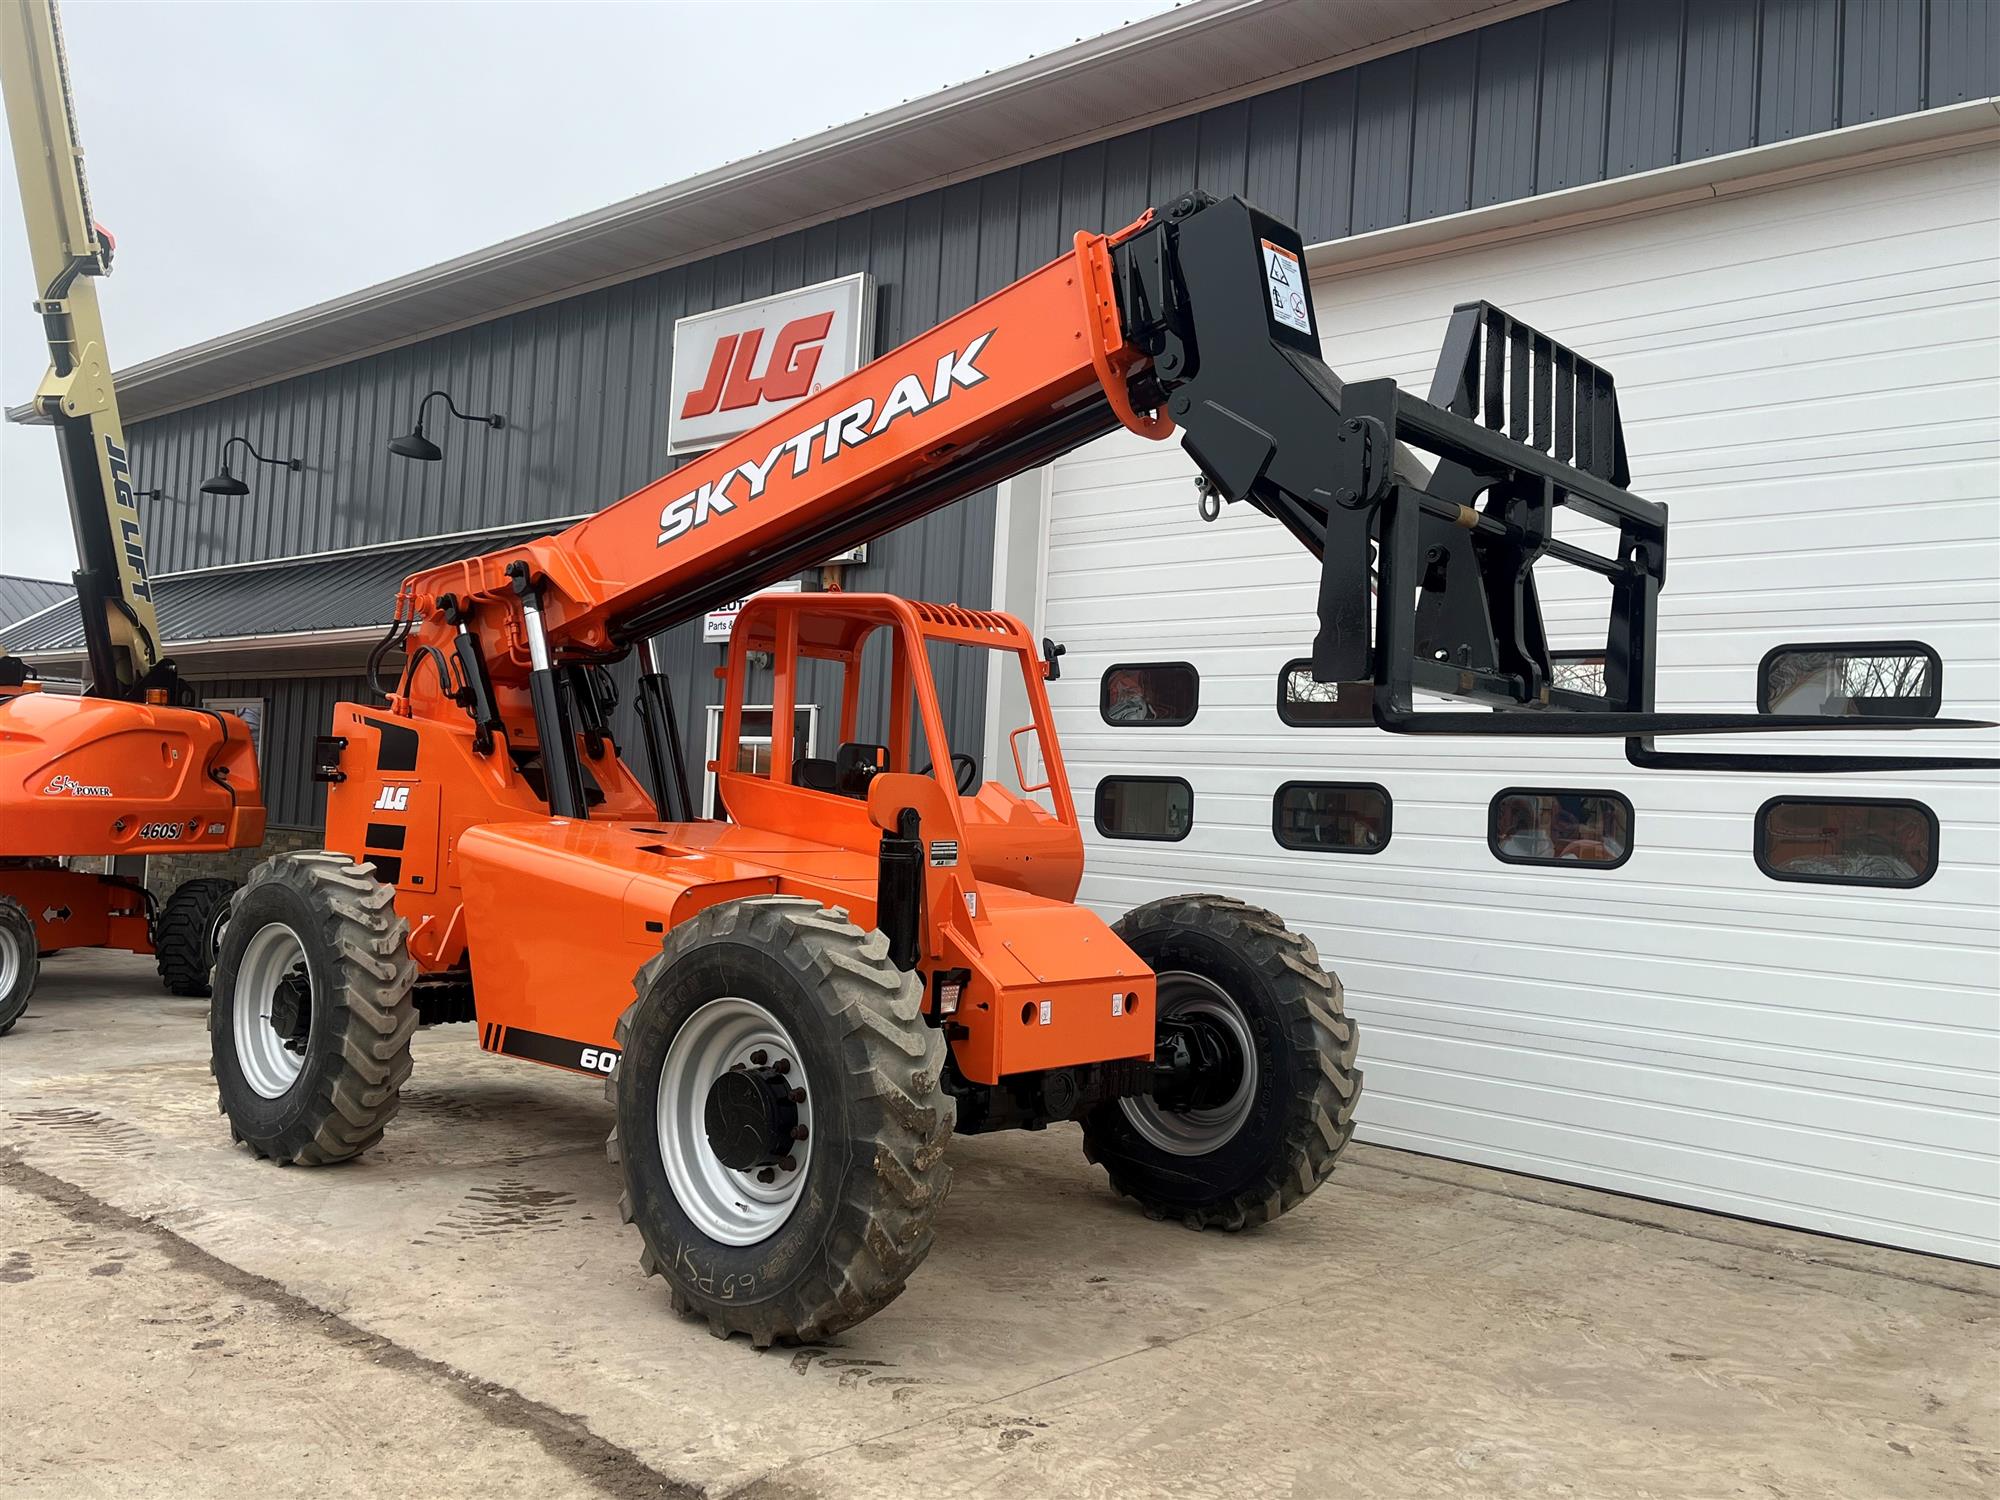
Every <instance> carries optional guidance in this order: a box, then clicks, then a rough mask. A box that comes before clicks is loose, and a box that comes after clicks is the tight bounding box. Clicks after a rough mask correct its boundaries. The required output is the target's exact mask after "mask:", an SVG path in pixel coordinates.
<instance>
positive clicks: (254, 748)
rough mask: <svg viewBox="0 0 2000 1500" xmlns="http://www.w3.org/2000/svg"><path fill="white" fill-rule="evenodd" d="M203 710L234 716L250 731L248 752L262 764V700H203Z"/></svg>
mask: <svg viewBox="0 0 2000 1500" xmlns="http://www.w3.org/2000/svg"><path fill="white" fill-rule="evenodd" d="M201 706H202V707H203V708H215V709H220V710H221V711H222V712H223V713H226V714H235V715H236V717H237V718H239V719H241V720H242V721H243V723H244V725H245V727H247V728H248V729H249V731H250V750H251V753H252V754H254V755H255V756H256V757H257V763H258V764H259V765H262V764H263V763H264V700H263V699H262V698H203V699H202V700H201Z"/></svg>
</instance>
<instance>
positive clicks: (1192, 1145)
mask: <svg viewBox="0 0 2000 1500" xmlns="http://www.w3.org/2000/svg"><path fill="white" fill-rule="evenodd" d="M1113 930H1114V931H1115V932H1116V933H1117V934H1118V936H1119V937H1120V938H1122V939H1124V941H1125V943H1126V944H1127V945H1128V946H1129V947H1130V948H1131V949H1132V950H1133V952H1135V953H1137V954H1138V955H1139V957H1141V958H1143V959H1144V960H1145V961H1146V962H1147V964H1148V965H1150V966H1151V967H1152V969H1153V971H1154V973H1155V974H1157V975H1158V976H1159V978H1160V991H1159V993H1160V1015H1161V1018H1162V1019H1164V1018H1166V1017H1167V1016H1168V1015H1169V1014H1171V1013H1174V1012H1176V1011H1178V1013H1179V1014H1180V1015H1182V1016H1183V1017H1186V1018H1189V1019H1199V1020H1201V1021H1202V1022H1203V1023H1204V1024H1205V1025H1207V1026H1208V1027H1209V1034H1210V1036H1211V1038H1212V1039H1213V1041H1214V1043H1215V1045H1216V1046H1217V1047H1218V1048H1219V1049H1220V1051H1221V1053H1222V1054H1223V1055H1225V1056H1226V1057H1229V1061H1230V1062H1231V1064H1232V1065H1233V1067H1234V1069H1235V1071H1234V1072H1231V1073H1229V1074H1228V1076H1227V1077H1225V1078H1224V1080H1223V1084H1222V1086H1219V1087H1216V1088H1215V1089H1213V1090H1212V1091H1211V1093H1210V1095H1209V1096H1208V1097H1207V1098H1206V1099H1205V1100H1204V1104H1205V1106H1206V1107H1202V1108H1188V1109H1184V1110H1180V1111H1175V1110H1171V1109H1168V1108H1165V1107H1163V1106H1162V1105H1161V1104H1159V1103H1156V1102H1155V1101H1154V1100H1152V1099H1149V1098H1135V1099H1122V1100H1117V1101H1114V1102H1112V1103H1109V1104H1102V1105H1099V1106H1098V1107H1097V1108H1096V1109H1095V1110H1093V1111H1092V1112H1091V1113H1090V1115H1089V1116H1088V1117H1087V1118H1086V1119H1085V1121H1084V1133H1083V1142H1084V1154H1085V1155H1086V1156H1088V1157H1089V1158H1090V1160H1091V1161H1093V1162H1096V1163H1098V1164H1099V1165H1101V1166H1102V1167H1103V1168H1104V1169H1105V1171H1106V1172H1107V1173H1109V1174H1110V1177H1111V1185H1112V1187H1114V1188H1115V1189H1117V1190H1118V1191H1119V1192H1120V1193H1123V1194H1125V1195H1126V1196H1127V1197H1130V1198H1133V1199H1136V1200H1137V1201H1138V1203H1139V1206H1140V1207H1141V1208H1143V1209H1145V1211H1146V1212H1147V1214H1148V1215H1150V1216H1151V1217H1154V1218H1163V1219H1166V1218H1171V1219H1179V1220H1181V1221H1182V1222H1183V1223H1185V1224H1187V1225H1188V1226H1189V1227H1190V1228H1193V1229H1204V1228H1216V1229H1230V1230H1235V1229H1243V1228H1246V1227H1248V1226H1250V1225H1253V1224H1262V1223H1266V1222H1268V1221H1269V1220H1271V1219H1275V1218H1277V1217H1278V1215H1280V1214H1282V1213H1285V1212H1286V1211H1287V1210H1289V1209H1292V1208H1295V1207H1297V1206H1298V1205H1299V1204H1300V1203H1302V1202H1304V1201H1305V1199H1306V1198H1307V1197H1308V1196H1309V1195H1310V1194H1311V1193H1312V1191H1313V1190H1314V1189H1315V1188H1317V1187H1318V1186H1319V1185H1320V1184H1321V1183H1322V1182H1324V1181H1326V1179H1327V1178H1328V1177H1330V1176H1331V1175H1332V1174H1333V1168H1334V1163H1335V1162H1336V1161H1337V1160H1338V1158H1339V1156H1340V1153H1341V1151H1342V1150H1343V1149H1344V1148H1345V1147H1346V1145H1347V1142H1348V1139H1349V1137H1350V1136H1352V1135H1353V1133H1354V1106H1355V1104H1356V1103H1357V1102H1358V1101H1359V1099H1360V1097H1361V1070H1360V1069H1359V1068H1357V1067H1356V1066H1355V1065H1354V1055H1355V1025H1354V1023H1353V1022H1352V1021H1350V1020H1349V1019H1348V1018H1347V1016H1346V1014H1345V1012H1344V1011H1343V1010H1342V1009H1341V991H1340V981H1339V980H1338V979H1336V978H1335V977H1334V976H1333V975H1331V974H1329V973H1327V972H1326V971H1325V970H1324V969H1322V968H1321V967H1320V961H1319V953H1318V951H1317V950H1316V949H1315V948H1314V947H1313V945H1312V943H1311V942H1310V941H1309V940H1307V939H1306V938H1305V937H1303V936H1302V935H1300V934H1299V933H1296V932H1293V931H1291V930H1290V929H1289V928H1287V927H1286V926H1285V924H1284V923H1283V922H1282V921H1280V920H1279V919H1278V918H1277V917H1276V916H1274V915H1273V914H1272V913H1270V912H1268V911H1265V910H1263V909H1262V908H1260V907H1255V906H1251V905H1249V904H1247V903H1246V902H1242V901H1235V900H1231V899H1230V898H1228V897H1226V896H1170V897H1167V898H1166V899H1164V900H1160V901H1153V902H1149V903H1147V904H1146V905H1145V906H1141V907H1139V908H1137V909H1136V910H1134V911H1131V912H1128V913H1126V915H1125V916H1124V917H1123V918H1122V919H1121V920H1120V921H1118V922H1117V923H1116V924H1114V927H1113ZM1246 1044H1247V1045H1246ZM1232 1053H1233V1054H1234V1055H1233V1056H1230V1054H1232Z"/></svg>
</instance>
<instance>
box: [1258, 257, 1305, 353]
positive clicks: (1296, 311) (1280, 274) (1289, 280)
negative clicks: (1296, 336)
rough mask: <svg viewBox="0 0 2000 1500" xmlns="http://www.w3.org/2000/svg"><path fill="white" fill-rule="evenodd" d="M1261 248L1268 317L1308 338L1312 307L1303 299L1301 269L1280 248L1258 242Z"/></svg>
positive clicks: (1295, 261)
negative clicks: (1262, 250)
mask: <svg viewBox="0 0 2000 1500" xmlns="http://www.w3.org/2000/svg"><path fill="white" fill-rule="evenodd" d="M1259 243H1260V244H1261V245H1262V246H1263V247H1264V288H1265V290H1266V291H1268V292H1269V293H1270V294H1271V316H1272V317H1273V318H1275V319H1277V320H1278V322H1280V323H1282V324H1283V325H1284V326H1285V327H1287V328H1290V329H1293V330H1295V331H1296V332H1299V333H1303V334H1305V335H1307V336H1308V337H1310V336H1311V335H1312V331H1313V328H1312V308H1311V306H1310V305H1309V304H1308V303H1307V301H1306V298H1307V297H1308V296H1309V295H1310V294H1309V293H1308V291H1307V289H1306V276H1305V267H1303V266H1301V265H1300V264H1299V258H1298V257H1297V256H1296V255H1294V254H1292V252H1291V251H1289V250H1287V249H1286V248H1285V247H1284V246H1283V245H1274V244H1272V243H1271V242H1270V241H1269V240H1261V241H1259Z"/></svg>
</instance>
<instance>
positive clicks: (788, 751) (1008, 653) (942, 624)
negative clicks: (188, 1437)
mask: <svg viewBox="0 0 2000 1500" xmlns="http://www.w3.org/2000/svg"><path fill="white" fill-rule="evenodd" d="M994 652H998V653H1000V656H1001V664H1000V671H1001V673H1002V674H1003V675H1007V674H1012V678H1013V680H1015V681H1018V682H1019V683H1020V685H1021V687H1022V689H1023V694H1022V696H1023V697H1024V698H1025V701H1026V702H1027V704H1028V706H1029V712H1030V714H1031V716H1032V717H1031V719H1030V722H1029V723H1027V724H1024V725H1022V726H1020V727H1019V728H1017V729H1015V730H1014V732H1013V733H1012V734H1011V735H1010V736H1008V738H1007V742H1006V743H1007V745H1008V750H1007V751H1006V752H1003V754H1004V755H1005V758H1006V760H1007V761H1008V762H1010V764H1007V765H1005V766H1004V767H1003V768H1001V769H1002V770H1003V774H1004V772H1007V771H1011V773H1012V775H1011V777H1007V778H1006V779H1004V780H1001V779H987V778H984V777H982V775H981V770H982V768H981V766H980V762H979V759H978V757H977V756H976V755H975V754H974V753H973V751H972V749H971V748H968V747H964V746H958V745H954V744H953V743H952V740H951V738H950V735H949V733H948V731H947V728H946V725H945V718H944V712H943V707H942V700H941V697H940V694H939V690H938V684H939V682H940V680H943V681H945V682H948V683H952V684H956V683H962V682H970V681H978V682H982V683H984V682H987V681H989V680H990V679H989V678H988V675H987V674H988V668H989V663H990V662H991V660H992V657H991V656H990V654H989V653H994ZM973 674H977V676H974V675H973ZM726 681H727V689H726V693H725V700H724V708H723V717H722V726H721V734H720V738H719V741H718V745H717V754H716V759H715V761H714V762H713V764H712V767H711V769H712V770H714V771H715V773H716V782H717V791H718V794H719V800H720V801H721V803H722V806H723V807H724V808H726V809H727V811H728V813H729V816H730V817H731V818H733V819H734V820H735V821H736V822H738V823H741V824H744V825H746V826H750V827H762V828H769V829H773V830H776V831H782V832H786V833H791V834H796V835H798V836H801V837H805V838H811V839H815V840H822V841H825V842H828V843H834V844H839V845H841V846H843V847H848V848H854V849H856V850H859V851H862V852H872V851H873V850H874V848H875V845H876V842H877V841H878V839H879V837H880V830H879V829H878V828H876V827H875V826H874V825H873V824H872V823H870V822H869V819H868V813H867V806H868V796H869V789H870V787H871V786H872V785H873V784H874V782H875V779H876V778H877V777H879V776H884V775H890V774H896V775H903V774H914V775H918V776H927V777H931V778H934V779H936V780H939V781H942V782H943V783H944V784H945V785H946V786H947V787H948V788H950V789H951V790H952V792H954V793H955V795H952V796H949V797H947V798H944V799H942V800H943V802H944V803H945V804H946V805H947V806H948V808H949V809H950V813H951V817H952V823H953V826H952V827H951V828H950V829H926V830H925V837H926V839H927V840H931V841H933V842H936V841H939V840H944V841H956V842H957V844H958V846H959V849H960V851H962V852H963V853H964V854H965V856H966V857H968V858H969V859H970V861H971V863H972V865H973V867H974V869H975V872H976V873H977V874H978V875H979V876H980V877H981V878H983V879H991V880H996V881H998V882H999V883H1001V884H1004V885H1011V886H1014V887H1016V888H1018V889H1023V890H1029V891H1032V892H1034V893H1035V894H1038V895H1050V896H1054V897H1056V898H1057V899H1061V900H1068V899H1069V898H1070V897H1071V896H1072V895H1073V894H1074V892H1075V888H1076V882H1077V879H1078V878H1079V877H1080V874H1081V870H1082V859H1083V843H1082V835H1081V832H1080V831H1079V829H1078V827H1077V820H1076V809H1075V806H1074V804H1073V802H1072V801H1071V798H1070V794H1069V785H1068V781H1067V778H1066V777H1065V776H1064V774H1063V769H1062V760H1061V752H1060V750H1059V749H1058V748H1057V746H1056V741H1055V735H1054V732H1053V720H1052V717H1051V714H1050V711H1049V706H1048V697H1047V694H1046V692H1045V691H1044V690H1043V687H1042V681H1043V664H1042V661H1041V658H1040V656H1039V655H1038V653H1037V652H1036V650H1035V646H1034V641H1033V638H1032V637H1031V636H1030V635H1029V634H1028V631H1027V629H1026V627H1024V626H1023V625H1022V624H1021V622H1020V621H1019V620H1016V619H1015V618H1013V617H1012V616H1011V615H1005V614H999V613H996V612H993V611H988V610H972V609H963V608H960V607H959V606H957V605H944V604H927V603H920V602H916V601H912V600H907V599H902V598H898V597H896V596H893V595H888V594H842V593H821V594H764V595H759V596H757V597H755V598H753V599H751V600H750V601H749V602H748V603H746V604H745V605H744V606H743V609H742V612H741V614H740V615H739V617H738V619H737V622H736V627H735V629H734V631H733V632H732V634H731V642H730V655H729V666H728V668H727V672H726ZM1008 696H1011V695H1008ZM1003 701H1006V698H1005V697H1003ZM812 702H817V703H820V704H822V705H825V707H824V708H823V709H822V710H821V712H822V714H831V715H832V716H833V717H834V718H835V724H834V726H833V733H832V735H831V736H829V738H830V739H831V741H832V745H833V753H832V754H831V755H823V754H807V753H805V748H806V740H805V738H804V736H803V735H802V734H801V732H800V725H799V722H798V720H799V711H798V707H797V706H798V705H800V704H804V703H812ZM763 703H768V704H770V707H769V708H768V709H767V708H764V707H761V706H760V705H761V704H763ZM767 720H768V731H767V734H766V733H749V732H746V724H747V725H749V726H750V727H751V729H753V730H755V731H765V730H766V721H767ZM940 768H945V769H944V770H943V774H940ZM989 769H991V768H989Z"/></svg>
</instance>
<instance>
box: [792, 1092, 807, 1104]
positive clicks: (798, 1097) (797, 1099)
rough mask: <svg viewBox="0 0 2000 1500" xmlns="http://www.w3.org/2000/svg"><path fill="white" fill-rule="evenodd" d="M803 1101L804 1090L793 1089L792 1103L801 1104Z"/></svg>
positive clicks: (804, 1096)
mask: <svg viewBox="0 0 2000 1500" xmlns="http://www.w3.org/2000/svg"><path fill="white" fill-rule="evenodd" d="M805 1102H806V1091H805V1090H804V1089H793V1090H792V1103H794V1104H803V1103H805Z"/></svg>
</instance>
